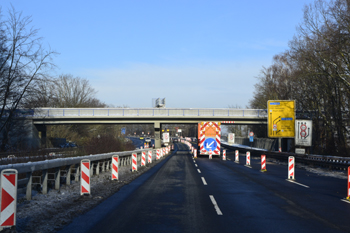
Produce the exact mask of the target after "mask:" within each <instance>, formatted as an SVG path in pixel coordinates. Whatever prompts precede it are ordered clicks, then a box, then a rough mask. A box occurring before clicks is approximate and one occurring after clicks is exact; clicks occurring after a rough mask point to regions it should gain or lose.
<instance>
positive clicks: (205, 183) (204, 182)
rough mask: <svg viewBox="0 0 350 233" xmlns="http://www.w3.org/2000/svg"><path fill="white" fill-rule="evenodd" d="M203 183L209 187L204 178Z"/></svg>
mask: <svg viewBox="0 0 350 233" xmlns="http://www.w3.org/2000/svg"><path fill="white" fill-rule="evenodd" d="M202 181H203V184H204V185H207V182H206V181H205V179H204V177H202Z"/></svg>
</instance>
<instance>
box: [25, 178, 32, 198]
mask: <svg viewBox="0 0 350 233" xmlns="http://www.w3.org/2000/svg"><path fill="white" fill-rule="evenodd" d="M26 176H27V179H28V183H27V190H26V199H27V200H28V201H30V200H32V183H33V173H32V172H27V174H26Z"/></svg>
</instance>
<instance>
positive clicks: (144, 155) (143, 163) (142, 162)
mask: <svg viewBox="0 0 350 233" xmlns="http://www.w3.org/2000/svg"><path fill="white" fill-rule="evenodd" d="M143 166H146V151H142V156H141V167H143Z"/></svg>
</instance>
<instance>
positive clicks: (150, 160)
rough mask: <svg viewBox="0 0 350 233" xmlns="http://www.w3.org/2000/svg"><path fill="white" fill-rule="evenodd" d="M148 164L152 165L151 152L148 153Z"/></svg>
mask: <svg viewBox="0 0 350 233" xmlns="http://www.w3.org/2000/svg"><path fill="white" fill-rule="evenodd" d="M148 163H152V151H151V150H149V151H148Z"/></svg>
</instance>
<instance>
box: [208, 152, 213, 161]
mask: <svg viewBox="0 0 350 233" xmlns="http://www.w3.org/2000/svg"><path fill="white" fill-rule="evenodd" d="M212 158H213V151H212V150H209V159H212Z"/></svg>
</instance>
